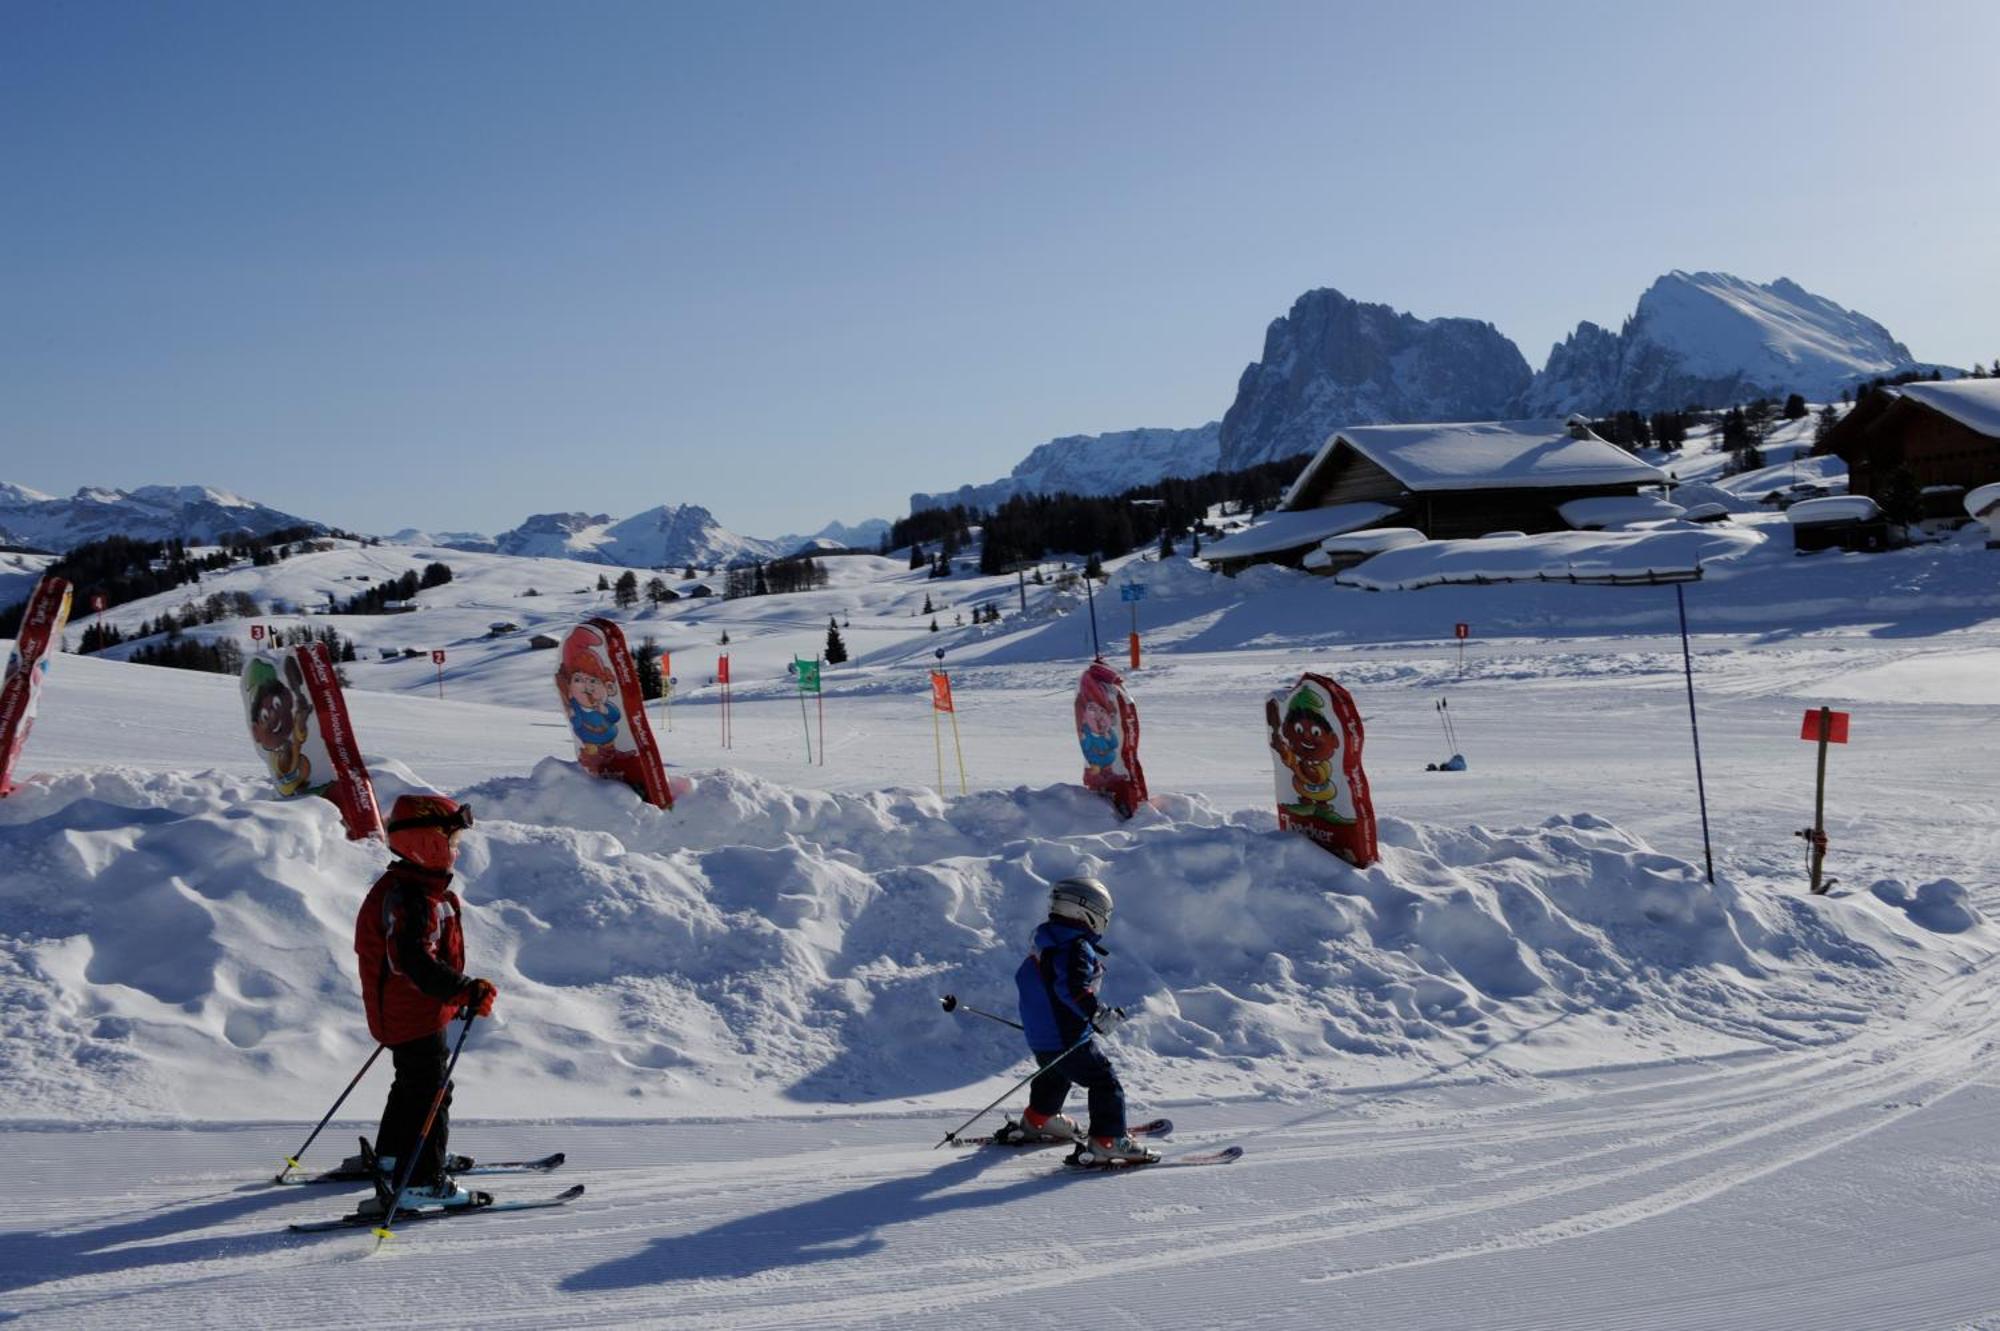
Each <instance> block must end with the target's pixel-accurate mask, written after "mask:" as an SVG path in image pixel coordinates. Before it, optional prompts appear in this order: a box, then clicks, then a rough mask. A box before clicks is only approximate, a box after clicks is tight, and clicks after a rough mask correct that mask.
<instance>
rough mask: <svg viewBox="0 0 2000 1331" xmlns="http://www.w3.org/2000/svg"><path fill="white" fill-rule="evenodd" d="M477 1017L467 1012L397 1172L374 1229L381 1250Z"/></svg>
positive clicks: (449, 1089) (448, 1090) (449, 1087)
mask: <svg viewBox="0 0 2000 1331" xmlns="http://www.w3.org/2000/svg"><path fill="white" fill-rule="evenodd" d="M475 1015H476V1014H475V1013H474V1012H473V1010H472V1009H471V1008H469V1007H468V1008H467V1009H466V1010H465V1029H463V1030H461V1031H460V1032H459V1033H458V1043H457V1044H455V1045H453V1046H452V1047H451V1061H450V1062H449V1063H446V1064H445V1065H444V1082H443V1084H441V1085H440V1086H439V1087H438V1093H437V1094H436V1095H435V1096H433V1097H432V1098H431V1108H430V1112H429V1113H427V1114H425V1115H424V1127H423V1131H421V1132H419V1133H418V1134H417V1144H416V1145H415V1146H413V1147H411V1148H410V1158H409V1159H407V1160H404V1161H401V1162H400V1163H401V1166H402V1167H401V1168H400V1169H398V1170H397V1171H396V1195H395V1198H394V1199H393V1200H392V1201H391V1202H390V1203H389V1209H388V1210H386V1211H384V1212H383V1213H382V1223H381V1224H379V1225H377V1226H376V1227H375V1238H376V1240H377V1241H376V1245H375V1246H376V1247H378V1248H379V1247H381V1246H382V1244H381V1241H382V1240H384V1239H390V1238H394V1237H395V1236H394V1235H393V1234H391V1233H390V1232H389V1227H390V1226H391V1225H393V1224H395V1223H396V1211H397V1209H398V1208H399V1207H401V1206H402V1204H403V1194H404V1193H405V1192H407V1191H409V1188H410V1175H412V1174H414V1173H415V1172H416V1170H417V1157H418V1156H420V1155H422V1154H423V1153H424V1144H425V1143H426V1142H428V1141H429V1140H430V1139H431V1127H432V1125H433V1124H435V1123H436V1122H437V1116H438V1111H439V1110H440V1109H442V1108H444V1098H445V1097H446V1096H447V1095H450V1094H451V1074H452V1070H453V1069H454V1068H456V1067H457V1066H458V1055H459V1052H460V1051H461V1050H463V1049H464V1048H465V1037H466V1036H468V1035H470V1034H472V1021H473V1018H474V1016H475Z"/></svg>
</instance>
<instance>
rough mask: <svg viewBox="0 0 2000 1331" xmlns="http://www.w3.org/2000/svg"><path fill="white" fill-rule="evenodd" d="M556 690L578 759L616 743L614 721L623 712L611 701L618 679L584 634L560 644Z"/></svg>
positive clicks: (590, 756) (575, 635) (615, 725)
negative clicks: (560, 654) (565, 713)
mask: <svg viewBox="0 0 2000 1331" xmlns="http://www.w3.org/2000/svg"><path fill="white" fill-rule="evenodd" d="M556 692H557V693H558V694H560V695H561V697H562V700H563V709H564V710H565V712H567V713H568V715H569V728H570V732H571V733H572V734H574V735H575V736H576V742H577V756H578V757H579V758H594V757H596V756H597V755H598V753H599V752H608V751H610V750H611V749H612V748H613V747H614V746H615V745H616V743H617V740H618V722H619V720H620V719H621V718H622V717H623V715H624V714H623V713H622V712H620V711H619V710H618V704H617V703H615V702H613V701H612V697H613V696H614V695H615V694H616V693H617V692H618V681H617V679H616V677H614V676H613V675H612V673H611V667H610V666H608V665H606V664H605V663H604V661H603V659H602V658H601V657H600V656H599V655H598V654H597V652H596V650H595V649H594V648H593V646H592V644H591V643H590V641H589V640H588V637H587V635H584V634H573V635H571V637H570V639H569V641H568V642H567V643H565V644H564V645H563V660H562V667H561V669H559V670H557V671H556Z"/></svg>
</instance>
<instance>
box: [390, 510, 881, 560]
mask: <svg viewBox="0 0 2000 1331" xmlns="http://www.w3.org/2000/svg"><path fill="white" fill-rule="evenodd" d="M888 530H889V524H888V523H887V522H886V521H884V520H882V519H880V518H876V519H871V520H870V521H867V522H863V523H861V524H859V525H858V526H853V527H850V526H847V525H845V524H843V523H838V522H834V523H829V524H827V526H825V527H823V528H822V529H820V530H819V531H817V532H815V533H813V534H812V535H810V536H780V537H778V538H777V539H776V540H760V539H759V538H757V537H754V536H742V535H739V534H737V533H736V532H732V531H730V530H729V529H728V528H726V527H724V526H722V524H720V523H718V522H717V521H716V520H715V515H714V514H712V513H710V512H709V511H708V510H707V509H705V508H703V507H701V506H700V505H698V504H661V505H659V506H658V507H655V508H649V509H647V510H646V511H645V512H643V513H640V514H637V515H636V516H633V517H629V518H622V519H614V518H613V517H612V516H611V515H610V514H608V513H595V514H592V513H537V514H535V515H533V516H532V517H530V518H529V519H528V520H527V521H526V522H523V523H522V524H521V525H520V526H518V527H514V528H512V529H510V530H508V531H504V532H501V533H500V534H499V535H498V536H484V535H480V534H478V533H476V532H436V533H426V532H421V531H416V530H413V529H412V530H405V531H400V532H397V533H396V534H395V535H394V536H392V537H390V538H389V539H390V540H392V541H395V542H397V543H398V544H403V545H436V546H442V547H443V548H445V549H448V550H474V551H480V552H486V553H494V554H503V555H530V556H538V557H543V558H550V559H580V560H584V561H586V562H589V563H594V564H618V565H623V566H626V567H631V568H684V567H687V566H689V565H693V566H695V567H698V568H717V567H726V566H727V565H730V564H733V563H736V562H738V561H741V560H746V559H777V558H781V557H783V556H785V555H793V554H798V553H801V552H815V551H824V550H837V549H849V548H854V549H863V550H872V549H874V548H875V546H876V544H877V543H878V542H879V541H880V540H881V539H882V536H883V534H884V533H886V532H887V531H888Z"/></svg>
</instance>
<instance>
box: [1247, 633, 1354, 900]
mask: <svg viewBox="0 0 2000 1331" xmlns="http://www.w3.org/2000/svg"><path fill="white" fill-rule="evenodd" d="M1264 721H1265V724H1266V725H1267V726H1269V727H1270V731H1271V753H1272V755H1273V759H1274V765H1275V767H1276V770H1277V778H1278V826H1280V827H1282V828H1284V829H1286V830H1287V831H1292V832H1301V833H1304V834H1305V835H1306V836H1307V837H1309V838H1311V839H1312V841H1313V842H1314V843H1316V844H1317V845H1319V846H1320V847H1322V848H1323V849H1326V850H1330V851H1332V852H1333V853H1334V854H1336V855H1338V856H1340V858H1342V859H1344V860H1346V861H1347V862H1348V863H1349V864H1352V865H1353V866H1354V867H1356V868H1357V869H1365V868H1367V867H1368V866H1369V865H1371V864H1373V863H1374V862H1375V859H1376V851H1375V806H1374V804H1373V803H1372V802H1371V801H1370V800H1369V798H1368V774H1367V773H1366V772H1364V771H1362V769H1361V741H1362V733H1361V713H1360V712H1359V711H1357V710H1356V709H1355V706H1354V699H1353V698H1352V697H1351V696H1349V694H1348V692H1347V690H1346V689H1344V688H1342V687H1340V685H1338V684H1336V683H1334V682H1333V681H1332V680H1330V679H1328V678H1327V677H1326V676H1324V675H1316V674H1313V673H1311V672H1310V671H1308V672H1307V673H1305V674H1303V675H1300V676H1299V678H1298V682H1297V683H1295V684H1293V685H1292V686H1291V687H1290V688H1287V689H1281V690H1279V691H1278V692H1277V693H1274V694H1272V695H1271V697H1270V698H1269V699H1268V700H1267V701H1266V702H1265V704H1264Z"/></svg>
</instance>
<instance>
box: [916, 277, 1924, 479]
mask: <svg viewBox="0 0 2000 1331" xmlns="http://www.w3.org/2000/svg"><path fill="white" fill-rule="evenodd" d="M1931 368H1934V367H1932V366H1931V365H1929V364H1926V363H1921V362H1918V361H1916V360H1914V359H1913V358H1912V357H1911V355H1910V350H1909V348H1908V347H1906V346H1904V345H1903V344H1902V343H1901V342H1899V341H1897V340H1896V339H1895V338H1894V337H1893V336H1891V335H1890V333H1889V330H1888V329H1886V328H1884V327H1883V326H1882V325H1881V324H1880V323H1877V322H1876V321H1875V320H1873V319H1870V318H1868V317H1867V316H1866V315H1863V314H1860V313H1857V312H1856V311H1854V310H1850V309H1847V308H1846V307H1844V306H1842V305H1839V304H1837V303H1836V302H1834V301H1832V300H1829V299H1827V298H1826V297H1824V296H1820V295H1816V294H1814V293H1813V292H1811V291H1808V290H1806V289H1805V288H1804V287H1803V286H1801V285H1799V284H1798V283H1797V282H1795V281H1793V280H1792V279H1790V278H1787V277H1780V278H1778V279H1777V280H1776V281H1774V282H1769V283H1757V282H1750V281H1746V280H1745V279H1743V278H1739V277H1734V276H1731V275H1730V274H1728V273H1715V272H1695V273H1690V272H1685V271H1682V270H1680V269H1676V270H1674V271H1673V272H1670V273H1668V274H1666V275H1665V276H1663V277H1661V278H1659V279H1658V280H1657V281H1655V282H1654V283H1653V284H1652V286H1651V287H1649V288H1648V289H1647V290H1646V291H1645V293H1644V294H1642V295H1641V296H1640V298H1639V302H1638V307H1637V309H1636V311H1635V312H1634V313H1633V315H1632V316H1631V317H1630V318H1629V319H1627V320H1626V321H1625V324H1624V326H1623V328H1622V329H1621V330H1620V331H1619V332H1616V333H1614V332H1611V331H1610V330H1608V329H1606V328H1603V327H1600V326H1599V325H1597V324H1595V323H1591V322H1589V321H1587V320H1586V321H1584V322H1582V323H1580V324H1578V325H1577V328H1576V331H1575V332H1574V333H1572V334H1570V336H1569V337H1568V338H1566V339H1565V340H1564V341H1562V342H1560V343H1558V344H1557V345H1556V346H1555V347H1553V348H1552V349H1551V350H1550V352H1549V357H1548V360H1547V362H1546V364H1545V365H1544V366H1543V367H1542V369H1541V370H1540V371H1539V372H1534V373H1531V372H1530V370H1529V367H1528V364H1527V362H1526V360H1525V359H1524V358H1523V357H1522V355H1521V353H1520V350H1519V348H1518V347H1516V346H1515V344H1514V343H1513V342H1512V341H1511V340H1509V339H1508V338H1507V337H1506V336H1505V335H1504V334H1502V333H1500V332H1499V330H1498V329H1496V328H1495V327H1494V326H1493V325H1492V324H1490V323H1486V322H1484V321H1481V320H1476V319H1465V318H1433V319H1419V318H1417V317H1416V316H1414V315H1411V314H1408V313H1405V312H1402V311H1399V310H1396V309H1394V308H1392V307H1390V306H1388V305H1383V304H1374V303H1367V302H1362V301H1356V300H1352V299H1350V298H1349V297H1347V296H1345V295H1343V294H1342V293H1341V292H1339V291H1336V290H1334V289H1332V288H1330V287H1328V288H1320V289H1318V290H1314V291H1308V292H1306V293H1305V294H1304V295H1302V296H1300V297H1299V298H1298V300H1297V301H1295V302H1293V305H1292V308H1291V310H1290V311H1289V312H1288V313H1287V314H1285V315H1284V316H1282V317H1280V318H1278V319H1275V320H1273V321H1272V323H1271V325H1270V327H1269V328H1268V329H1267V330H1266V332H1265V338H1264V350H1263V354H1262V356H1260V357H1259V359H1258V360H1256V361H1254V362H1252V363H1251V364H1250V366H1249V367H1248V368H1246V369H1245V370H1244V371H1243V375H1242V377H1241V379H1240V381H1239V382H1238V385H1237V392H1236V398H1235V400H1234V402H1232V403H1231V404H1230V407H1229V410H1228V412H1227V413H1226V414H1225V415H1224V416H1223V418H1222V420H1221V422H1220V425H1219V427H1217V426H1215V425H1209V426H1203V427H1201V428H1200V429H1198V430H1182V431H1174V430H1127V431H1121V432H1118V433H1113V434H1102V435H1069V436H1065V437H1063V438H1059V439H1053V440H1050V441H1049V442H1048V443H1046V444H1042V445H1040V446H1038V447H1037V448H1036V449H1035V450H1034V451H1033V452H1031V453H1030V454H1029V455H1028V456H1027V458H1026V459H1024V460H1023V461H1022V462H1021V463H1020V464H1019V465H1017V466H1016V467H1015V468H1014V470H1013V472H1012V473H1011V474H1010V475H1009V476H1008V477H1006V478H1003V479H1002V480H999V481H994V482H991V483H989V484H986V485H966V486H960V487H959V488H958V489H957V490H952V491H941V492H936V493H928V494H926V493H919V494H914V495H912V496H911V497H910V506H911V509H912V510H913V511H914V510H917V509H923V508H936V507H944V506H946V505H950V504H965V505H968V506H973V507H982V508H990V507H992V506H994V505H996V504H998V503H1001V502H1004V501H1005V500H1006V499H1008V498H1011V497H1012V496H1014V495H1017V494H1048V493H1052V492H1054V491H1057V490H1067V491H1070V492H1072V493H1077V494H1116V493H1118V492H1119V491H1121V490H1124V489H1129V488H1131V487H1132V486H1135V485H1144V484H1148V483H1151V482H1153V481H1156V480H1159V479H1161V478H1162V477H1165V476H1191V475H1197V474H1199V473H1200V472H1202V471H1206V470H1209V469H1211V468H1213V467H1218V466H1219V467H1222V468H1224V469H1229V470H1235V469H1238V468H1241V467H1246V466H1250V465H1252V464H1255V463H1258V462H1267V461H1272V460H1275V459H1278V458H1286V457H1292V456H1295V455H1299V454H1304V453H1309V452H1312V451H1314V450H1316V449H1317V448H1318V447H1319V446H1320V445H1321V444H1322V443H1323V442H1324V441H1325V439H1326V437H1327V435H1329V434H1330V433H1332V432H1333V430H1335V429H1337V428H1339V427H1340V426H1342V425H1388V424H1410V423H1415V422H1420V421H1453V420H1503V419H1509V418H1515V417H1549V416H1561V415H1566V414H1567V413H1569V412H1571V411H1583V412H1587V413H1593V414H1594V413H1600V412H1611V411H1616V410H1623V409H1627V408H1631V409H1636V410H1640V411H1653V410H1660V409H1666V408H1676V407H1684V406H1688V405H1690V404H1696V405H1703V406H1717V407H1719V406H1725V405H1729V404H1732V403H1737V402H1745V401H1749V400H1750V399H1752V398H1756V397H1769V396H1781V395H1783V394H1786V393H1801V394H1803V395H1805V396H1806V397H1807V398H1809V399H1812V400H1815V401H1822V402H1825V401H1832V400H1834V399H1836V398H1838V397H1839V396H1840V391H1841V389H1843V388H1846V387H1849V386H1851V385H1853V384H1855V383H1857V382H1859V381H1861V380H1865V379H1869V378H1873V377H1875V376H1878V375H1880V376H1884V377H1888V376H1893V375H1896V374H1899V373H1902V372H1904V371H1906V370H1912V369H1916V370H1929V369H1931ZM1935 368H1940V369H1944V370H1945V372H1946V373H1947V375H1949V374H1951V373H1954V371H1951V370H1950V369H1949V368H1948V367H1935ZM1211 445H1212V446H1213V448H1214V452H1213V453H1211V452H1210V451H1209V449H1210V447H1211Z"/></svg>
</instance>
